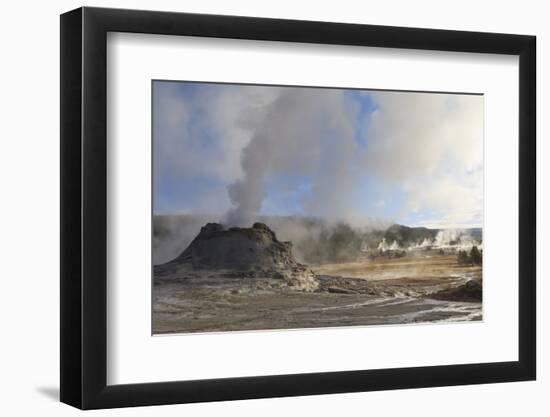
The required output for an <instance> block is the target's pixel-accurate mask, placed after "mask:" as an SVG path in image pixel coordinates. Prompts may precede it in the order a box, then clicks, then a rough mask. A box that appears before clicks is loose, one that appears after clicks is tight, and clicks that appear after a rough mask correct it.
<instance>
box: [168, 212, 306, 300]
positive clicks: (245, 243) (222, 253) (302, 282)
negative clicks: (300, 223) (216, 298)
mask: <svg viewBox="0 0 550 417" xmlns="http://www.w3.org/2000/svg"><path fill="white" fill-rule="evenodd" d="M186 265H187V266H192V268H193V270H211V271H212V270H224V271H226V276H229V277H234V278H239V277H242V278H276V279H284V280H286V281H287V282H288V284H289V285H292V286H297V287H299V288H301V289H305V290H312V289H315V288H316V287H317V281H316V280H315V276H314V274H313V272H312V271H311V270H310V269H309V268H308V267H307V266H306V265H303V264H300V263H298V262H296V259H294V256H293V254H292V243H291V242H281V241H279V240H278V239H277V236H276V235H275V233H274V232H273V231H272V230H271V229H270V228H269V227H268V226H267V225H265V224H264V223H254V225H253V226H252V227H251V228H241V227H231V228H228V229H226V228H224V226H223V225H221V224H219V223H208V224H206V225H205V226H203V227H202V228H201V231H200V233H199V234H198V235H197V237H195V239H193V241H192V242H191V243H190V244H189V246H188V247H187V249H185V250H184V251H183V252H182V253H181V255H179V256H178V257H177V258H176V259H174V260H173V261H171V262H169V263H168V264H165V265H161V268H162V267H164V268H167V267H168V268H170V269H172V268H174V267H176V268H178V267H184V266H186ZM164 268H163V269H164ZM159 269H160V268H159ZM178 269H179V268H178Z"/></svg>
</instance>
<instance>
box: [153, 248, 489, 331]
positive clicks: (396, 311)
mask: <svg viewBox="0 0 550 417" xmlns="http://www.w3.org/2000/svg"><path fill="white" fill-rule="evenodd" d="M311 268H312V269H313V270H314V271H315V273H316V275H317V277H318V280H319V282H320V287H319V289H318V290H317V291H315V292H303V291H296V290H294V289H293V288H292V287H289V286H288V285H286V284H285V283H284V281H282V280H279V279H273V278H234V277H233V278H230V277H228V276H227V275H231V274H230V272H231V271H208V270H202V271H193V270H192V269H189V270H184V271H179V272H178V273H177V274H174V275H172V276H156V277H155V282H154V286H153V333H155V334H159V333H188V332H221V331H230V330H265V329H295V328H312V327H336V326H356V325H377V324H406V323H419V322H440V321H472V320H481V318H482V314H481V302H472V301H471V300H468V301H462V300H459V301H445V300H441V299H437V298H438V297H437V296H436V295H435V294H437V293H438V292H441V291H444V290H448V289H453V288H456V287H459V286H460V285H463V284H464V283H465V282H467V281H469V280H480V279H481V267H479V266H460V265H458V264H457V263H456V255H439V254H437V253H436V252H435V251H434V252H433V253H432V252H428V253H422V254H417V255H416V256H407V257H404V258H397V259H386V258H377V259H375V260H365V261H361V262H350V263H343V264H325V265H317V266H311ZM224 275H225V276H224ZM233 276H234V274H233Z"/></svg>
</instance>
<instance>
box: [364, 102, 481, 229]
mask: <svg viewBox="0 0 550 417" xmlns="http://www.w3.org/2000/svg"><path fill="white" fill-rule="evenodd" d="M372 97H373V100H374V101H375V102H376V104H377V107H378V108H377V110H376V111H375V112H374V113H373V114H372V115H371V118H370V120H369V126H368V128H367V133H366V135H367V138H368V151H367V153H366V155H365V160H364V163H365V167H366V168H367V170H368V171H369V172H370V173H372V174H373V175H375V176H376V177H377V178H379V179H380V180H381V181H384V182H386V183H388V184H397V185H398V186H399V187H401V189H402V191H403V192H404V193H405V195H406V202H405V205H404V206H403V208H402V209H403V211H413V212H418V211H421V210H429V211H430V212H432V214H433V216H434V217H435V219H437V218H443V217H445V218H447V219H448V221H451V222H453V223H454V224H468V223H472V222H474V221H478V222H479V221H480V219H481V218H482V207H483V204H482V198H483V97H482V96H468V95H450V94H425V93H402V92H376V93H372ZM478 224H479V223H478Z"/></svg>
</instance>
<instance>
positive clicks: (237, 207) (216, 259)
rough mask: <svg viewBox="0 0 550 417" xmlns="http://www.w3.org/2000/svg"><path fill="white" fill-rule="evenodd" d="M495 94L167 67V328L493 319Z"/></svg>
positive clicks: (157, 290)
mask: <svg viewBox="0 0 550 417" xmlns="http://www.w3.org/2000/svg"><path fill="white" fill-rule="evenodd" d="M483 103H484V101H483V95H482V94H471V93H470V94H465V93H458V92H457V93H449V92H420V91H419V92H416V91H393V90H369V89H355V88H326V87H309V86H276V85H249V84H228V83H211V82H193V81H179V80H175V81H174V80H153V81H152V154H153V157H152V159H153V161H152V164H153V167H152V172H153V174H152V176H153V178H152V184H153V187H152V193H153V196H152V204H153V216H152V259H153V264H154V266H153V277H152V333H153V334H171V333H203V332H227V331H244V330H275V329H304V328H325V327H340V326H371V325H405V324H411V323H436V322H469V321H480V320H482V319H483V315H482V287H483V285H482V263H483V120H484V119H483V110H484V109H483Z"/></svg>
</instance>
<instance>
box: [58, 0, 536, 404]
mask: <svg viewBox="0 0 550 417" xmlns="http://www.w3.org/2000/svg"><path fill="white" fill-rule="evenodd" d="M535 103H536V99H535V37H532V36H526V35H509V34H493V33H474V32H459V31H446V30H431V29H415V28H398V27H385V26H372V25H357V24H341V23H327V22H310V21H292V20H277V19H264V18H251V17H236V16H214V15H197V14H185V13H169V12H151V11H136V10H118V9H100V8H87V7H85V8H80V9H77V10H74V11H71V12H68V13H66V14H63V15H62V16H61V199H62V200H61V210H62V211H61V312H60V314H61V401H63V402H65V403H67V404H70V405H73V406H76V407H79V408H82V409H91V408H111V407H124V406H139V405H155V404H174V403H186V402H200V401H217V400H233V399H247V398H264V397H277V396H297V395H314V394H325V393H342V392H357V391H371V390H387V389H399V388H420V387H433V386H445V385H463V384H480V383H494V382H505V381H523V380H532V379H535V375H536V349H535V346H536V331H535V329H536V317H535V316H536V315H535V311H536V308H535V300H536V297H535V292H536V289H535V278H536V268H535V249H536V233H535V231H536V224H535V219H536V192H535V172H536V167H535V162H536V158H535Z"/></svg>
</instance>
